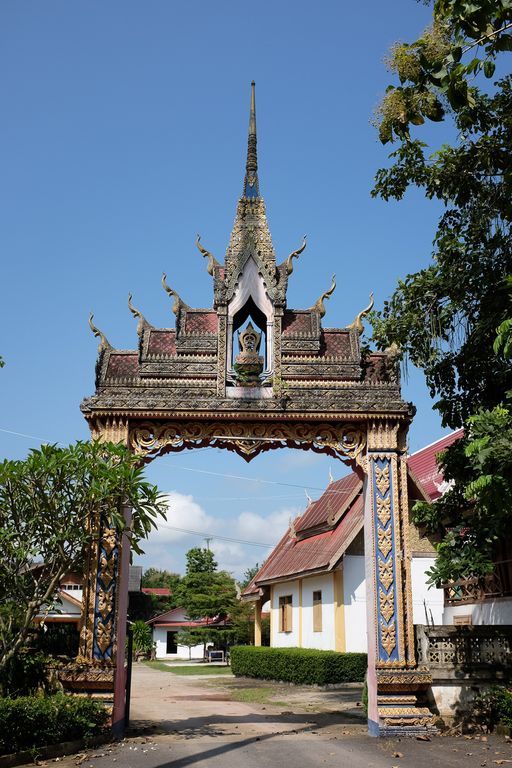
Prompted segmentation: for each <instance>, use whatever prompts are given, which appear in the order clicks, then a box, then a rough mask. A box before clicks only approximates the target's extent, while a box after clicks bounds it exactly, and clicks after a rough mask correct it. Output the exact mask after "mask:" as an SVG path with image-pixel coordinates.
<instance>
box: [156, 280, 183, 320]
mask: <svg viewBox="0 0 512 768" xmlns="http://www.w3.org/2000/svg"><path fill="white" fill-rule="evenodd" d="M166 280H167V275H166V274H165V272H164V273H163V275H162V285H163V287H164V291H165V292H166V294H167V295H168V296H172V297H173V298H174V304H173V305H172V311H173V312H174V314H175V315H178V312H179V311H180V307H183V308H184V309H188V306H187V304H185V302H184V301H182V299H181V298H180V296H179V295H178V294H177V293H176V291H175V290H173V289H172V288H171V286H170V285H167V283H166Z"/></svg>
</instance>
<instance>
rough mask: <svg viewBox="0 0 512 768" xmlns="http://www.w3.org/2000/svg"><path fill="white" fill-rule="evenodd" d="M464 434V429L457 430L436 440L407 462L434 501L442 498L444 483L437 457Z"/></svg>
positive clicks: (410, 457) (414, 454)
mask: <svg viewBox="0 0 512 768" xmlns="http://www.w3.org/2000/svg"><path fill="white" fill-rule="evenodd" d="M463 434H464V430H463V429H457V430H456V431H455V432H451V433H450V434H449V435H445V436H444V437H442V438H440V440H436V442H435V443H431V444H430V445H427V446H425V448H422V449H421V450H420V451H416V453H413V454H412V455H411V456H409V459H408V462H407V463H408V465H409V469H410V470H411V472H412V474H413V476H414V478H415V479H416V480H417V481H418V482H419V483H420V484H421V486H422V488H423V489H424V490H425V491H426V492H427V493H428V495H429V496H430V498H431V499H432V501H435V500H436V499H438V498H439V497H440V496H442V483H443V481H444V478H443V475H442V472H441V470H440V469H439V466H438V462H437V456H438V455H439V453H441V452H442V451H444V450H446V448H448V446H449V445H451V444H452V443H454V442H455V441H456V440H459V439H460V438H461V437H462V435H463Z"/></svg>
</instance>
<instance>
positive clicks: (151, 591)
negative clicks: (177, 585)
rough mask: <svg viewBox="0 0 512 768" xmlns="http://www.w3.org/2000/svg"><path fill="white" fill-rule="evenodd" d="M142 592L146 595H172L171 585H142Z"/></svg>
mask: <svg viewBox="0 0 512 768" xmlns="http://www.w3.org/2000/svg"><path fill="white" fill-rule="evenodd" d="M141 592H144V594H145V595H158V596H159V597H170V596H171V595H172V592H171V590H170V589H169V587H142V589H141Z"/></svg>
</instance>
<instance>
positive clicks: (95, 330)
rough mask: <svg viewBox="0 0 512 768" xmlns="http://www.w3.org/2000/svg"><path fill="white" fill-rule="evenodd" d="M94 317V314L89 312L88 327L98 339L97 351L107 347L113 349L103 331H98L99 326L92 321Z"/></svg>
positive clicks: (102, 350)
mask: <svg viewBox="0 0 512 768" xmlns="http://www.w3.org/2000/svg"><path fill="white" fill-rule="evenodd" d="M93 319H94V315H93V313H92V312H91V313H90V315H89V328H90V329H91V331H92V332H93V334H94V335H95V336H96V338H97V339H99V340H100V343H99V346H98V352H104V351H105V350H107V349H113V347H112V344H111V343H110V342H109V340H108V339H107V337H106V336H105V334H104V333H103V331H100V329H99V328H97V327H96V326H95V325H94V323H93V322H92V321H93Z"/></svg>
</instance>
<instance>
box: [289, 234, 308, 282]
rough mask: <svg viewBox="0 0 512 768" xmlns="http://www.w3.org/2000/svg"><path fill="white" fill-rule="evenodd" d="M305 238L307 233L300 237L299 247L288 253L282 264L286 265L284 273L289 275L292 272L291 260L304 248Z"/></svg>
mask: <svg viewBox="0 0 512 768" xmlns="http://www.w3.org/2000/svg"><path fill="white" fill-rule="evenodd" d="M306 238H307V235H304V237H303V238H302V245H301V246H300V248H297V250H296V251H292V252H291V253H290V255H289V256H288V258H287V259H286V261H285V262H284V264H285V266H286V274H287V275H291V273H292V272H293V260H294V259H296V258H297V257H298V256H300V254H301V253H302V251H303V250H304V249H305V247H306Z"/></svg>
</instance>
